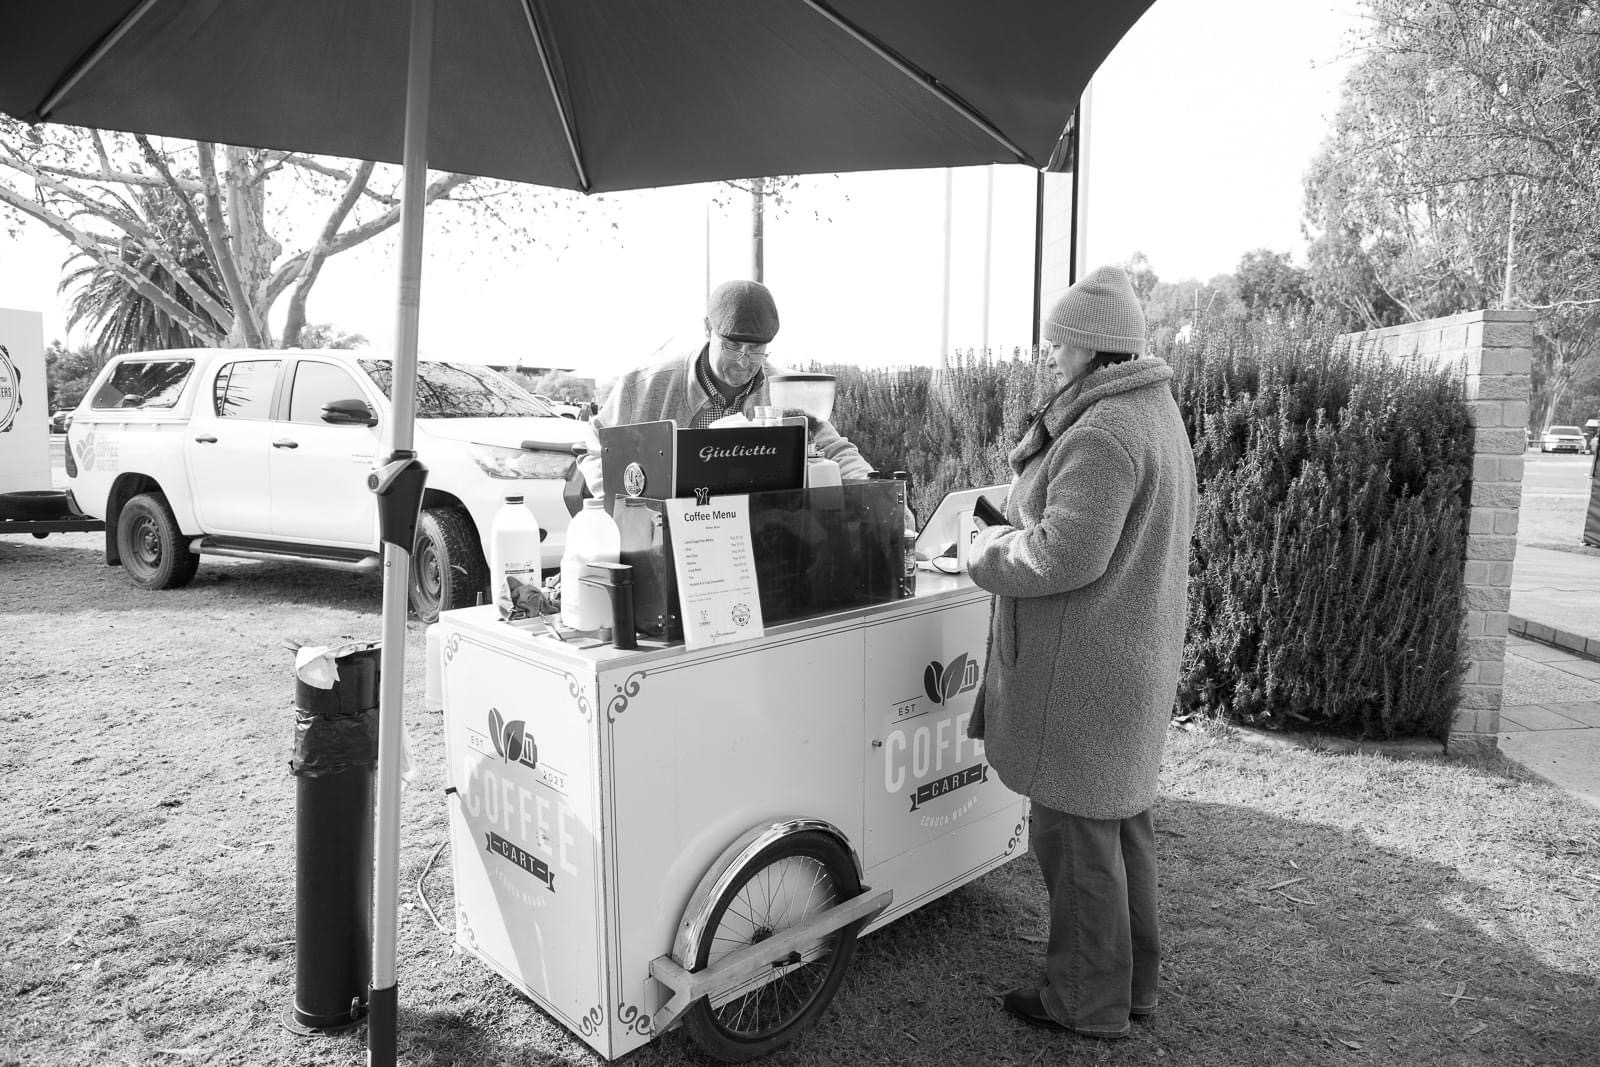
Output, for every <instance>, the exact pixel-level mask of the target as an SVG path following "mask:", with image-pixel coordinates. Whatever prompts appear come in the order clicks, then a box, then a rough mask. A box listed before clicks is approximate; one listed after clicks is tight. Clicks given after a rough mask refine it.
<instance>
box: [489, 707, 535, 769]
mask: <svg viewBox="0 0 1600 1067" xmlns="http://www.w3.org/2000/svg"><path fill="white" fill-rule="evenodd" d="M489 740H490V741H492V742H493V743H494V751H495V754H496V755H498V756H499V757H500V758H501V759H503V760H505V761H506V762H507V763H520V764H522V765H523V766H525V767H530V768H532V767H537V766H539V746H538V745H536V744H534V741H533V737H532V735H530V734H529V733H528V727H527V724H526V723H524V722H523V721H522V720H520V719H518V720H515V721H513V722H506V721H505V719H504V718H502V717H501V715H500V709H499V708H490V709H489Z"/></svg>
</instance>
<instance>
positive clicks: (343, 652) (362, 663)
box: [284, 642, 380, 1033]
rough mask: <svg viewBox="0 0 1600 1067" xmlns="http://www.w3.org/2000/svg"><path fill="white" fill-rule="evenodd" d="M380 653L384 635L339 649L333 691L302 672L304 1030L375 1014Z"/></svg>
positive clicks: (299, 993)
mask: <svg viewBox="0 0 1600 1067" xmlns="http://www.w3.org/2000/svg"><path fill="white" fill-rule="evenodd" d="M379 652H380V649H379V645H378V642H360V643H357V644H349V645H342V646H339V647H338V648H334V649H329V650H328V655H330V656H331V657H332V658H333V662H334V665H335V666H336V668H337V671H338V677H337V679H336V680H335V681H334V683H333V687H332V688H329V689H323V688H320V687H318V686H316V685H313V684H312V683H310V682H308V681H306V680H305V679H304V677H303V676H302V672H300V671H297V672H296V676H295V685H294V704H295V729H294V754H293V756H292V757H291V758H290V760H289V770H290V771H291V773H293V774H294V775H295V778H296V791H295V894H294V896H295V900H294V914H295V922H294V926H295V931H294V932H295V983H294V1006H293V1007H292V1008H291V1009H290V1010H289V1011H288V1012H285V1014H284V1023H285V1025H287V1026H288V1027H289V1028H290V1029H291V1030H295V1031H296V1032H299V1033H312V1032H327V1031H330V1030H338V1029H343V1028H345V1027H349V1026H353V1025H355V1024H356V1023H358V1022H360V1021H361V1020H362V1019H363V1018H365V1016H366V1014H367V991H368V986H369V984H370V981H371V977H372V783H373V776H374V773H375V771H376V768H377V764H378V682H379V672H378V659H379Z"/></svg>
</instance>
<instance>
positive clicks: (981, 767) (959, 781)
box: [911, 763, 989, 811]
mask: <svg viewBox="0 0 1600 1067" xmlns="http://www.w3.org/2000/svg"><path fill="white" fill-rule="evenodd" d="M988 780H989V765H988V764H987V763H974V764H973V765H972V766H970V767H963V768H961V769H960V770H959V771H956V772H955V773H954V774H947V775H945V776H944V777H943V778H935V779H934V780H933V781H931V782H924V783H922V784H921V785H919V786H917V788H916V790H915V791H914V792H913V793H912V794H911V810H912V811H916V810H917V808H919V807H920V806H922V805H923V804H926V803H927V802H928V801H930V800H933V799H934V798H936V797H942V796H945V795H946V794H948V793H953V792H955V791H956V790H957V789H960V788H962V787H964V786H969V785H972V784H973V783H974V782H987V781H988Z"/></svg>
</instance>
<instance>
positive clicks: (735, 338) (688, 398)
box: [583, 281, 872, 496]
mask: <svg viewBox="0 0 1600 1067" xmlns="http://www.w3.org/2000/svg"><path fill="white" fill-rule="evenodd" d="M705 322H706V342H705V343H704V344H702V345H700V346H698V347H696V348H691V349H689V350H688V351H686V352H679V353H677V354H675V355H672V356H669V357H667V358H666V359H663V360H661V361H660V362H658V363H656V364H654V365H652V366H649V367H641V368H639V369H638V370H631V371H629V372H628V373H626V374H624V375H623V376H622V377H621V378H619V379H618V380H617V384H616V385H615V386H614V387H613V388H612V390H611V395H610V396H608V397H606V402H605V404H604V405H602V406H601V408H600V412H599V414H597V415H595V417H594V418H593V419H591V420H590V425H591V426H592V427H593V428H594V429H596V430H598V429H599V428H600V427H602V426H622V425H625V424H627V423H633V422H655V421H658V420H660V419H673V420H675V421H676V422H677V424H678V425H679V426H680V427H682V428H684V429H700V428H703V427H706V426H709V425H711V424H712V423H713V422H715V421H716V420H718V419H720V418H722V417H723V416H724V415H731V414H733V413H734V412H736V411H742V412H744V413H745V414H746V415H748V414H750V412H751V410H752V409H753V408H756V407H759V406H763V405H766V404H770V403H771V401H770V400H769V399H768V395H767V372H768V367H767V345H768V344H769V343H771V341H772V339H773V337H775V336H777V333H778V305H777V304H776V303H774V302H773V299H772V293H771V292H769V291H768V289H767V287H766V286H764V285H762V284H761V283H760V282H746V281H733V282H723V283H722V284H721V285H719V286H717V288H716V289H715V291H713V292H712V294H711V299H710V300H709V301H707V302H706V320H705ZM771 370H772V372H773V373H780V374H781V373H783V372H782V370H781V369H779V368H771ZM811 442H812V443H813V444H814V445H816V447H817V449H818V450H819V451H820V452H821V453H822V454H823V455H824V456H826V457H827V458H829V459H831V460H834V461H835V462H837V463H838V464H839V477H840V478H841V479H843V480H844V481H847V482H849V481H862V480H865V478H866V477H867V475H868V474H870V473H871V472H872V466H871V465H870V464H869V463H867V461H866V460H864V459H862V458H861V452H860V451H859V450H858V449H857V448H856V446H855V445H853V444H851V443H850V441H849V440H848V439H846V438H844V437H841V436H840V435H839V431H838V430H836V429H834V428H833V424H832V423H830V422H827V421H825V420H824V421H819V422H818V423H817V424H816V425H815V426H814V427H813V428H812V431H811ZM596 445H598V438H597V439H596V440H595V442H594V444H593V445H591V448H590V450H589V455H588V456H587V457H585V460H584V463H583V471H584V477H585V478H586V479H587V480H588V482H589V491H590V492H592V493H594V494H595V495H596V496H599V495H600V450H599V448H598V447H595V446H596Z"/></svg>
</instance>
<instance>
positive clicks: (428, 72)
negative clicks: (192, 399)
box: [367, 0, 434, 1067]
mask: <svg viewBox="0 0 1600 1067" xmlns="http://www.w3.org/2000/svg"><path fill="white" fill-rule="evenodd" d="M433 30H434V0H412V7H411V59H410V66H409V69H408V71H407V76H406V120H405V148H404V156H403V162H404V175H405V177H404V182H405V184H404V186H403V190H402V193H401V200H400V280H399V281H400V292H399V308H398V311H397V317H396V322H395V355H394V367H393V372H392V374H391V376H390V377H391V384H390V404H391V411H392V412H393V417H392V418H391V419H390V420H389V425H390V440H389V442H388V445H389V454H388V457H387V458H388V461H389V462H391V463H392V462H394V461H396V460H397V459H399V458H401V457H403V456H408V455H409V454H410V453H411V445H412V434H413V429H414V426H413V419H414V418H415V411H414V409H415V404H416V382H417V321H418V318H419V317H420V313H421V306H422V304H421V296H422V236H423V211H424V208H425V203H424V197H423V194H424V190H425V189H426V186H427V181H428V110H429V103H430V96H431V83H432V78H433ZM410 575H411V546H410V545H396V544H392V543H388V542H385V544H384V546H383V647H382V651H381V652H380V653H379V656H380V658H379V670H380V672H381V673H382V675H383V677H382V681H381V685H380V688H379V690H378V785H377V805H376V806H377V827H376V833H375V835H374V838H373V856H374V875H373V894H372V907H373V920H372V1004H371V1010H372V1015H371V1018H370V1020H369V1022H368V1026H367V1062H368V1063H369V1064H371V1065H372V1067H392V1065H393V1064H394V1062H395V1046H396V1031H397V1016H398V989H397V988H396V979H395V954H396V951H395V950H396V943H397V941H398V940H399V914H400V899H399V896H400V894H399V888H400V764H401V761H402V758H403V746H404V738H405V676H406V671H405V655H406V609H407V603H406V602H407V599H408V597H407V594H408V592H409V585H410Z"/></svg>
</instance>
